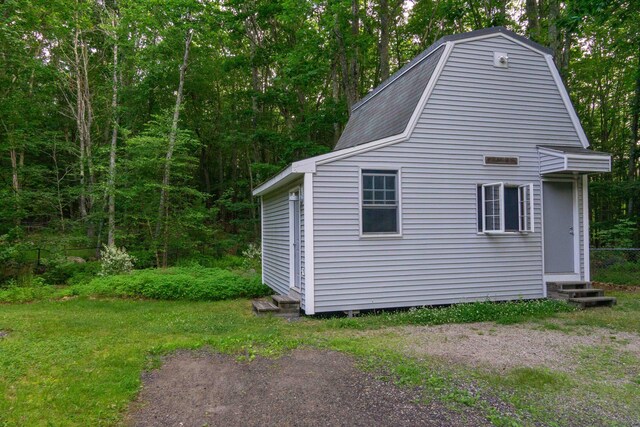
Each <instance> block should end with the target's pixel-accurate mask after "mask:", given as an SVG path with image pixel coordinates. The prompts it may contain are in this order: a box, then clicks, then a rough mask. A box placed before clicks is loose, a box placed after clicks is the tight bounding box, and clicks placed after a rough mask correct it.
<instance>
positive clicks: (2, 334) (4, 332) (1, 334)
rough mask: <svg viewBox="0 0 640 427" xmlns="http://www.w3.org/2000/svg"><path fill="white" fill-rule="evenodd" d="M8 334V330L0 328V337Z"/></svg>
mask: <svg viewBox="0 0 640 427" xmlns="http://www.w3.org/2000/svg"><path fill="white" fill-rule="evenodd" d="M8 335H9V332H7V331H3V330H0V339H2V338H4V337H6V336H8Z"/></svg>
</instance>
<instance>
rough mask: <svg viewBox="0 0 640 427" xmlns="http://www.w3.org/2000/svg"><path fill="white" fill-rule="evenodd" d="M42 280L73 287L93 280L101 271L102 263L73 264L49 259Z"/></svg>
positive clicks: (60, 259)
mask: <svg viewBox="0 0 640 427" xmlns="http://www.w3.org/2000/svg"><path fill="white" fill-rule="evenodd" d="M44 268H45V271H44V273H43V274H42V278H43V279H44V280H45V282H46V283H48V284H51V285H66V284H69V285H73V284H77V283H84V282H87V281H89V280H91V279H92V278H93V277H95V276H96V274H98V272H99V271H100V268H101V266H100V263H99V262H97V261H90V262H71V261H68V260H67V259H66V258H62V257H58V258H48V259H46V260H45V262H44Z"/></svg>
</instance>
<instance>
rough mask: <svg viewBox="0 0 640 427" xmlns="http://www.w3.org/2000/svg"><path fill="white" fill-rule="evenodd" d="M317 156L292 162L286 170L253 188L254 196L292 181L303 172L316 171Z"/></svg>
mask: <svg viewBox="0 0 640 427" xmlns="http://www.w3.org/2000/svg"><path fill="white" fill-rule="evenodd" d="M314 159H315V157H312V158H310V159H305V160H300V161H298V162H294V163H291V164H290V165H289V166H287V168H286V169H285V170H283V171H282V172H280V173H279V174H278V175H276V176H274V177H273V178H271V179H270V180H269V181H267V182H265V183H264V184H262V185H261V186H259V187H258V188H256V189H255V190H253V195H254V196H262V195H263V194H265V193H267V192H268V191H269V190H271V189H273V188H276V187H278V186H279V185H280V184H284V183H287V182H289V181H292V180H293V178H297V177H298V176H302V174H303V173H307V172H315V171H316V163H315V161H314Z"/></svg>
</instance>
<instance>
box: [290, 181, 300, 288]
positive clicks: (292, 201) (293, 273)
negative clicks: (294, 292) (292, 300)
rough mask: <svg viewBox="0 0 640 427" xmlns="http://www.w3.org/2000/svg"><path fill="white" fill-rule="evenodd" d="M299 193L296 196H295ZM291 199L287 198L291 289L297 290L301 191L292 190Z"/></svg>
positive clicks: (295, 188)
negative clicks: (296, 215) (296, 249)
mask: <svg viewBox="0 0 640 427" xmlns="http://www.w3.org/2000/svg"><path fill="white" fill-rule="evenodd" d="M296 193H297V199H295V197H296V196H294V195H295V194H296ZM288 194H289V197H288V198H287V200H288V202H289V203H288V204H289V289H294V288H295V283H296V277H295V276H296V266H295V263H296V259H295V250H294V245H295V224H296V220H295V207H294V204H295V203H300V189H299V188H298V187H294V188H290V189H289V191H288Z"/></svg>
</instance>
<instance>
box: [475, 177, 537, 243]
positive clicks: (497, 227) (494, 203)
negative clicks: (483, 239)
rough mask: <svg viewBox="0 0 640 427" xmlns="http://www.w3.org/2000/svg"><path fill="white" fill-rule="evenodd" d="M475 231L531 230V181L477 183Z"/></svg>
mask: <svg viewBox="0 0 640 427" xmlns="http://www.w3.org/2000/svg"><path fill="white" fill-rule="evenodd" d="M478 231H480V232H483V233H503V232H533V184H526V185H520V186H513V185H505V184H504V183H502V182H496V183H491V184H483V185H479V186H478Z"/></svg>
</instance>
